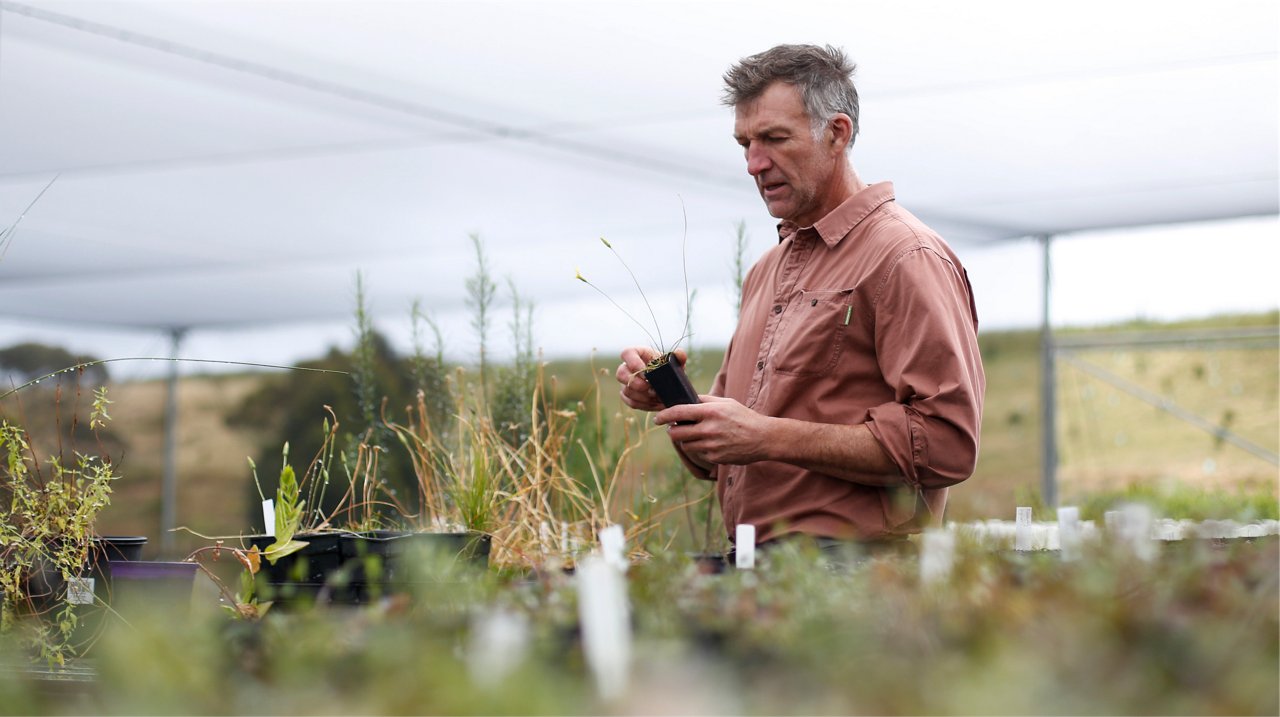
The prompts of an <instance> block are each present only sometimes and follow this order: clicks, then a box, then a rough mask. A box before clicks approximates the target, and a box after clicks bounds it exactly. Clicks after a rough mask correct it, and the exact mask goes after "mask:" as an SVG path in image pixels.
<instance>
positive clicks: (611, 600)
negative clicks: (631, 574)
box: [577, 555, 631, 699]
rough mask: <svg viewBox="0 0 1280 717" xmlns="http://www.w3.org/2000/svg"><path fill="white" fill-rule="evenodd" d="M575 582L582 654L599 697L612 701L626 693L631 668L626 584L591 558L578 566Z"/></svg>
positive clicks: (604, 564) (611, 568)
mask: <svg viewBox="0 0 1280 717" xmlns="http://www.w3.org/2000/svg"><path fill="white" fill-rule="evenodd" d="M577 581H578V619H579V620H580V621H581V623H582V652H583V655H584V656H585V657H586V660H587V665H588V666H589V667H590V669H591V674H592V675H593V676H594V677H595V682H596V689H597V691H598V692H599V694H600V696H601V697H603V698H605V699H613V698H615V697H617V696H619V695H621V694H622V692H623V690H625V689H626V687H627V673H628V670H629V669H630V665H631V619H630V615H629V612H628V608H627V593H626V582H625V580H624V578H623V576H622V573H621V572H619V571H618V570H617V569H616V568H615V567H614V566H612V565H610V564H609V563H607V562H606V561H605V559H604V558H601V557H597V556H594V555H589V556H587V557H585V558H583V559H582V562H581V563H579V564H578V572H577Z"/></svg>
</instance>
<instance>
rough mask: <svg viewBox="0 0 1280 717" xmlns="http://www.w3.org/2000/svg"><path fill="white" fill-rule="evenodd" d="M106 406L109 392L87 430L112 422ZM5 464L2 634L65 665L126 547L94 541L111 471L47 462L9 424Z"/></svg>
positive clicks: (0, 512)
mask: <svg viewBox="0 0 1280 717" xmlns="http://www.w3.org/2000/svg"><path fill="white" fill-rule="evenodd" d="M109 403H110V401H109V400H108V399H107V397H106V390H105V389H101V388H100V389H98V390H97V391H95V392H94V399H93V408H92V412H91V414H90V418H89V426H90V428H91V429H92V430H94V431H95V432H96V430H97V429H98V428H99V427H100V426H102V425H103V424H104V422H105V421H106V420H107V419H108V418H109V416H108V415H107V412H106V406H107V404H109ZM0 460H3V463H2V464H0V483H2V485H0V493H2V494H3V497H4V500H0V592H2V593H3V603H2V604H0V611H2V615H3V617H2V619H0V630H3V631H6V632H14V633H16V634H17V635H18V641H19V642H20V644H22V645H23V646H24V647H26V648H27V649H29V650H31V652H32V653H33V654H35V655H38V656H39V657H40V658H42V659H44V660H46V661H47V662H48V663H49V664H59V665H61V664H64V663H65V660H66V658H67V657H68V656H71V655H74V654H76V653H77V652H78V650H77V648H78V647H80V646H82V645H83V642H84V640H83V637H84V634H83V633H84V630H83V629H81V630H79V631H78V630H77V626H78V625H79V624H80V623H81V621H82V618H83V617H84V616H85V615H86V614H88V613H89V612H90V611H91V609H92V607H91V606H94V605H95V604H98V605H99V607H100V604H101V602H102V601H103V595H104V591H105V589H106V585H105V583H106V579H107V575H106V572H105V568H106V565H107V559H108V558H109V557H110V555H111V553H112V552H113V551H116V552H118V551H120V550H122V549H123V547H124V546H123V545H122V544H119V545H113V543H111V542H109V541H106V540H98V541H96V542H95V536H94V523H95V521H96V519H97V517H98V514H99V513H100V512H101V510H102V509H103V508H104V507H106V505H107V504H108V503H109V502H110V499H111V484H112V481H114V480H115V478H116V475H115V472H114V468H113V466H112V464H111V462H110V461H109V460H108V459H106V458H104V457H102V456H98V455H91V454H85V453H77V455H76V457H75V460H74V462H73V463H70V464H65V463H64V462H63V461H61V460H59V459H58V458H56V457H48V458H46V459H45V460H43V461H42V460H40V459H39V456H38V455H37V451H36V449H35V448H33V444H32V442H31V440H30V439H29V437H28V435H27V433H26V431H25V430H24V429H22V428H21V427H19V426H17V425H15V424H13V423H10V422H9V421H8V420H7V419H6V420H0ZM130 547H132V546H130ZM122 557H123V555H122Z"/></svg>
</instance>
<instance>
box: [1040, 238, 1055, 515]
mask: <svg viewBox="0 0 1280 717" xmlns="http://www.w3.org/2000/svg"><path fill="white" fill-rule="evenodd" d="M1039 239H1040V246H1041V249H1042V254H1041V259H1042V264H1043V271H1044V285H1043V294H1042V296H1041V299H1040V301H1041V304H1040V312H1041V313H1040V431H1041V433H1040V493H1041V497H1042V498H1043V499H1044V504H1045V505H1046V506H1047V507H1049V508H1057V507H1058V476H1057V472H1058V433H1057V400H1056V399H1057V397H1056V393H1057V391H1056V390H1055V389H1056V381H1057V375H1056V374H1057V372H1056V368H1057V367H1056V365H1055V364H1056V356H1055V349H1054V345H1053V327H1052V326H1051V324H1050V321H1049V302H1050V298H1051V296H1052V293H1053V291H1052V287H1053V284H1052V276H1053V264H1052V252H1051V251H1050V250H1051V248H1052V246H1051V245H1052V243H1053V235H1052V234H1041V235H1040V236H1039Z"/></svg>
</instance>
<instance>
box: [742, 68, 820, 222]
mask: <svg viewBox="0 0 1280 717" xmlns="http://www.w3.org/2000/svg"><path fill="white" fill-rule="evenodd" d="M734 114H735V121H734V124H733V136H734V139H736V140H738V144H739V145H741V146H742V150H743V153H744V154H745V155H746V158H747V173H748V174H750V175H751V176H752V177H754V178H755V180H756V188H757V189H759V191H760V196H761V197H762V198H763V199H764V203H765V206H766V207H768V208H769V214H771V215H773V216H775V217H777V218H779V219H786V220H789V221H792V222H795V223H796V224H797V225H799V226H802V227H803V226H809V225H811V224H813V223H814V222H816V221H817V220H819V219H821V218H822V217H823V216H824V215H825V214H826V213H827V211H829V210H830V209H832V208H834V207H826V206H825V205H824V201H823V200H824V195H825V194H827V193H828V191H829V185H830V180H831V179H832V175H833V173H834V172H835V171H836V169H837V168H838V166H839V165H838V162H837V160H838V159H841V157H840V155H841V154H842V153H843V151H844V150H843V147H834V146H833V145H832V143H831V142H830V141H829V139H830V135H829V133H826V132H824V133H823V134H822V135H821V139H818V140H815V139H814V137H813V131H812V130H811V125H810V123H809V116H808V114H806V112H805V109H804V102H803V100H801V98H800V90H799V89H797V88H796V87H795V86H793V85H789V84H787V83H785V82H775V83H773V84H772V85H769V87H768V88H767V89H766V90H765V91H764V93H762V94H761V95H760V96H759V97H758V98H756V99H755V100H752V101H750V102H744V103H742V104H739V105H738V106H737V107H736V108H735V110H734Z"/></svg>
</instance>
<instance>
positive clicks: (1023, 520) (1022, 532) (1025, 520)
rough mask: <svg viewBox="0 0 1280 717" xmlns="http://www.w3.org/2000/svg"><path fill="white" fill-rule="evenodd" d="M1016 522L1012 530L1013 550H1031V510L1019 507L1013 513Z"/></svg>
mask: <svg viewBox="0 0 1280 717" xmlns="http://www.w3.org/2000/svg"><path fill="white" fill-rule="evenodd" d="M1015 515H1016V516H1017V522H1016V524H1015V525H1014V528H1013V549H1014V550H1030V549H1031V508H1027V507H1020V508H1018V509H1017V511H1016V512H1015Z"/></svg>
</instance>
